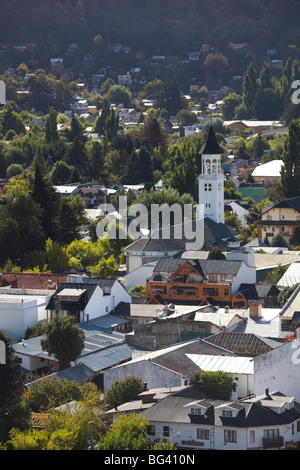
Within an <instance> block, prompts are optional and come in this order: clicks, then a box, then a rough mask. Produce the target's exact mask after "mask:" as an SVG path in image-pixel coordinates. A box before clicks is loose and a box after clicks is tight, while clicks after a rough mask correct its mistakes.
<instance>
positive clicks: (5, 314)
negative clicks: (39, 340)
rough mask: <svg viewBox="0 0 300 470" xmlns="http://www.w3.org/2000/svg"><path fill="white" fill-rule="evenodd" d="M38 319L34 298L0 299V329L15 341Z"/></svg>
mask: <svg viewBox="0 0 300 470" xmlns="http://www.w3.org/2000/svg"><path fill="white" fill-rule="evenodd" d="M38 319H39V315H38V304H37V300H36V299H31V300H28V299H24V301H23V302H22V299H13V298H11V299H9V298H7V299H6V300H5V299H1V302H0V329H1V330H3V331H4V333H6V334H7V336H9V337H10V338H11V340H12V341H15V340H16V339H18V338H22V337H23V336H24V333H25V330H26V328H27V327H31V326H33V325H34V324H35V323H37V321H38Z"/></svg>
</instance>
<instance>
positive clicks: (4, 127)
mask: <svg viewBox="0 0 300 470" xmlns="http://www.w3.org/2000/svg"><path fill="white" fill-rule="evenodd" d="M16 109H17V108H16V104H15V103H14V102H13V101H7V102H6V104H5V106H4V108H3V109H2V110H1V111H0V132H1V133H2V134H3V135H5V134H6V133H7V132H8V131H10V130H13V131H15V132H16V134H23V133H25V127H24V124H23V121H22V119H21V117H20V115H19V114H18V113H17V111H16Z"/></svg>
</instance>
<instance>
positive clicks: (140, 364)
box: [103, 360, 185, 394]
mask: <svg viewBox="0 0 300 470" xmlns="http://www.w3.org/2000/svg"><path fill="white" fill-rule="evenodd" d="M131 375H134V376H136V377H140V378H141V379H142V380H143V382H147V386H148V388H149V389H150V388H161V387H165V386H166V385H167V386H168V387H178V386H181V385H185V383H184V378H183V377H182V375H181V374H179V373H176V372H174V371H171V370H169V369H166V368H165V367H161V366H158V365H156V364H153V363H152V362H151V361H147V360H140V361H134V362H132V363H130V362H129V363H127V364H124V365H122V366H118V367H113V368H112V369H107V370H105V371H104V372H103V379H104V380H103V381H104V388H103V391H104V394H105V393H106V392H107V390H108V389H109V388H110V387H111V385H112V384H113V383H114V382H115V381H116V380H124V379H126V377H129V376H131Z"/></svg>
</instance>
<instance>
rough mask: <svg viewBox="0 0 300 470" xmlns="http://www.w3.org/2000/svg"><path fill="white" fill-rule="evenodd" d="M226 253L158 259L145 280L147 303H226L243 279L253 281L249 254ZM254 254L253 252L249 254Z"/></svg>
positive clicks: (252, 264)
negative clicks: (218, 257) (206, 257)
mask: <svg viewBox="0 0 300 470" xmlns="http://www.w3.org/2000/svg"><path fill="white" fill-rule="evenodd" d="M245 255H246V256H245V257H244V260H243V256H242V254H241V253H237V254H235V253H234V252H232V253H228V255H227V259H226V260H203V259H201V260H199V259H198V260H197V259H186V258H181V259H168V258H163V259H161V260H159V262H158V263H157V265H156V266H155V268H154V270H153V273H152V275H151V277H150V278H149V279H148V280H147V282H146V289H147V299H148V302H149V303H151V302H155V303H161V302H163V301H167V302H169V303H170V302H175V303H176V302H177V303H180V302H181V301H191V302H193V303H194V304H197V305H203V304H205V303H217V304H218V303H226V304H228V305H229V304H230V303H231V299H232V297H233V296H234V295H235V294H236V292H237V291H238V289H239V287H240V285H241V284H242V283H243V282H246V281H250V283H251V281H252V282H253V283H255V282H256V270H255V265H254V259H253V256H252V257H251V256H250V253H249V256H247V254H245ZM252 255H254V253H252Z"/></svg>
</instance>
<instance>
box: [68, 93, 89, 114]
mask: <svg viewBox="0 0 300 470" xmlns="http://www.w3.org/2000/svg"><path fill="white" fill-rule="evenodd" d="M70 108H71V110H72V111H75V112H76V113H79V114H82V113H86V112H87V111H88V108H89V102H88V101H87V100H85V99H83V98H81V97H75V98H74V101H73V102H72V103H71V104H70Z"/></svg>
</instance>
